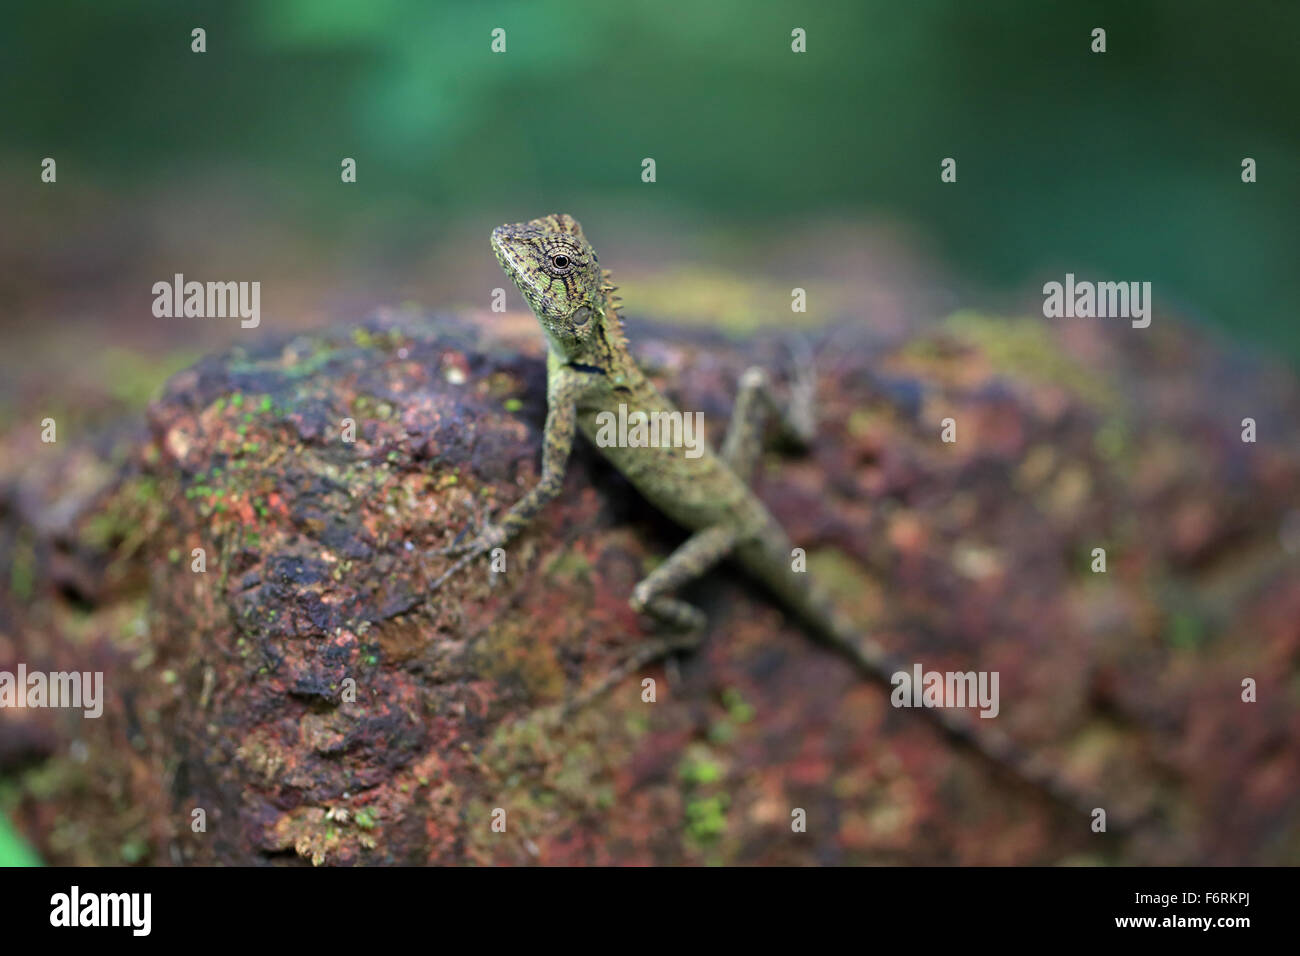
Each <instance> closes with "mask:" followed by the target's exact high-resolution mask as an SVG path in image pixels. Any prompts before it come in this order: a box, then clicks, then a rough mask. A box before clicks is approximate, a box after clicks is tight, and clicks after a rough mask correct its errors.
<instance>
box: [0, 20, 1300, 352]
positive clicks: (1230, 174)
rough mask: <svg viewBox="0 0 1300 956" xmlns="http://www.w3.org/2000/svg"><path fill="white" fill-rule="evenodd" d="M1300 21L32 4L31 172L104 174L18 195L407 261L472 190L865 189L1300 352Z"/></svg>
mask: <svg viewBox="0 0 1300 956" xmlns="http://www.w3.org/2000/svg"><path fill="white" fill-rule="evenodd" d="M1085 7H1086V9H1085ZM194 26H203V27H204V28H205V29H206V30H207V37H208V39H207V43H208V52H207V53H206V54H204V55H202V56H199V55H195V54H192V53H191V52H190V49H189V31H190V29H191V28H192V27H194ZM498 26H499V27H502V28H504V29H505V30H506V31H507V52H506V53H505V54H504V55H498V54H493V53H492V52H491V51H490V49H489V43H490V36H489V34H490V31H491V30H492V29H493V28H494V27H498ZM794 26H800V27H803V28H804V29H805V30H806V31H807V36H808V52H807V53H806V54H804V55H795V54H792V53H791V51H790V30H791V28H792V27H794ZM1095 26H1102V27H1104V28H1105V29H1106V30H1107V39H1108V52H1106V53H1105V54H1104V55H1094V54H1092V53H1091V52H1090V51H1089V44H1090V36H1089V34H1090V31H1091V29H1092V28H1093V27H1095ZM1298 36H1300V4H1296V3H1290V2H1274V0H1263V2H1261V0H1248V2H1234V3H1226V2H1220V3H1211V2H1204V0H1200V2H1198V0H1164V2H1140V0H1125V2H1114V3H1105V2H1103V3H1089V4H1086V5H1083V4H1074V5H1067V4H1045V3H1040V2H1034V0H1015V2H992V3H971V2H968V0H918V2H908V3H892V2H891V3H884V2H870V0H866V2H864V0H828V2H824V3H819V4H815V5H809V4H803V3H795V2H774V0H710V2H709V3H687V2H663V0H621V2H619V3H606V2H597V0H529V2H510V3H507V2H502V3H493V2H483V3H473V4H468V3H431V2H422V0H367V2H345V0H260V2H220V3H197V4H186V5H178V4H175V3H172V2H169V0H138V2H120V3H113V4H98V3H89V2H87V3H71V4H63V3H54V4H51V3H20V4H9V5H7V10H6V27H5V30H4V32H3V36H2V37H0V64H2V65H0V70H3V74H4V79H5V82H6V84H7V86H8V90H7V92H6V94H5V96H4V98H3V103H4V111H5V115H4V118H3V129H4V137H3V148H2V151H0V161H2V162H4V163H5V165H6V168H7V173H6V179H9V180H12V179H13V177H14V176H15V175H18V174H21V176H22V178H23V182H22V186H21V189H22V191H23V192H24V193H25V194H27V193H39V191H40V190H41V189H42V187H41V184H40V183H39V182H38V179H37V170H38V166H39V161H40V159H41V158H42V157H44V156H46V155H50V156H54V157H56V158H57V159H58V162H59V171H60V183H63V184H69V185H72V186H74V188H71V189H65V190H62V191H61V193H60V194H59V195H58V196H53V195H50V192H51V191H50V190H48V189H47V190H46V191H45V195H43V196H40V197H39V199H38V200H37V201H36V202H35V203H34V205H29V204H27V203H24V202H21V201H17V200H16V203H17V205H18V206H19V207H20V212H22V213H25V214H26V216H25V217H24V220H22V221H15V220H14V219H9V221H8V222H7V223H6V224H5V227H4V228H5V229H6V230H17V234H18V235H20V236H23V237H25V238H26V239H27V240H28V241H31V240H35V241H38V242H42V243H49V244H53V245H57V244H58V243H59V241H60V239H61V238H63V237H61V236H60V235H52V234H51V233H50V232H49V231H48V230H47V229H46V228H45V226H43V222H45V221H46V217H45V214H46V213H50V214H53V213H54V212H56V211H57V212H61V213H66V212H67V211H68V210H67V209H66V208H63V207H62V205H61V204H63V203H66V202H68V201H69V200H68V199H67V198H66V197H67V196H69V195H72V194H74V193H76V189H75V186H76V185H80V184H92V185H93V187H94V189H95V190H97V191H98V192H97V194H96V198H97V201H100V202H102V201H103V196H102V194H103V193H107V194H109V195H113V196H126V197H130V198H131V199H132V201H136V200H144V199H147V198H148V197H149V196H150V195H151V194H152V195H153V196H156V195H158V193H159V191H160V190H163V189H168V190H174V191H175V192H176V193H180V194H185V195H189V194H193V193H195V192H196V191H197V192H199V193H201V192H203V191H204V190H209V191H212V190H218V189H229V188H230V187H229V184H230V183H231V182H237V183H239V184H241V185H240V186H239V187H238V188H236V189H235V191H236V192H238V191H239V189H242V190H243V194H244V195H245V196H246V197H247V201H248V204H249V205H250V206H251V207H252V208H253V209H254V212H255V216H256V217H257V218H260V219H262V220H265V221H267V222H274V223H276V224H277V225H278V226H279V227H280V228H281V229H286V230H299V231H307V232H310V233H312V234H314V235H315V236H317V237H329V236H338V235H347V234H349V233H351V234H352V235H354V236H356V235H358V234H364V236H365V237H366V239H367V242H366V243H365V245H364V249H365V250H366V251H365V252H364V253H363V254H364V255H369V256H373V257H375V258H377V259H386V260H388V261H394V260H396V259H399V258H401V257H402V256H403V255H404V254H407V253H408V252H409V250H410V249H411V248H412V247H420V246H427V245H428V243H430V242H432V241H435V240H436V239H437V238H438V237H439V232H440V229H442V228H444V227H445V223H447V222H450V221H456V222H463V221H465V220H466V219H467V218H477V219H478V220H480V221H481V223H483V224H494V223H495V222H496V221H500V220H505V219H518V218H526V217H528V216H531V215H537V214H540V213H542V212H545V211H551V210H554V209H569V210H570V211H574V212H575V213H577V214H579V216H580V218H582V212H581V210H582V209H583V208H589V207H590V206H591V204H592V203H593V202H595V201H602V202H604V203H605V204H606V205H605V206H602V207H601V208H602V209H603V208H613V209H617V210H618V211H619V213H620V217H619V218H618V219H617V221H618V223H619V228H623V229H626V230H629V231H635V230H636V229H637V219H636V218H635V217H636V216H637V215H638V211H640V210H644V215H645V217H646V218H647V220H649V219H654V220H655V221H656V222H663V221H664V219H665V217H667V218H668V221H669V222H672V221H673V220H672V218H671V217H673V216H678V215H680V216H682V217H685V220H686V221H687V222H696V223H698V222H701V221H703V222H707V223H709V224H711V225H712V226H713V227H719V228H721V227H724V226H725V228H726V229H729V230H734V231H735V232H737V233H741V234H744V233H746V232H747V231H748V232H752V233H754V234H763V233H764V231H765V230H779V229H781V228H783V227H785V226H788V225H789V224H791V223H805V222H808V221H810V220H813V219H816V218H818V217H822V216H827V215H832V216H835V217H863V218H871V219H879V220H883V221H889V222H894V223H899V224H902V225H903V226H904V227H905V228H906V229H907V230H908V232H909V234H912V235H915V236H917V237H919V239H920V241H921V242H922V243H923V244H925V245H926V247H927V248H929V249H933V250H934V252H935V253H936V254H937V255H938V256H939V257H941V260H942V261H943V262H944V263H945V264H946V265H948V266H951V267H952V268H953V269H954V270H956V271H957V272H958V273H959V274H961V275H964V276H967V277H970V278H972V279H974V280H976V281H977V282H979V283H981V284H982V285H984V286H986V287H987V288H989V289H991V290H993V291H994V292H996V291H997V290H1003V289H1020V290H1022V291H1023V289H1024V288H1026V287H1027V286H1028V285H1033V286H1035V287H1036V285H1038V284H1041V282H1042V281H1043V280H1044V278H1046V277H1051V276H1056V277H1058V278H1059V277H1060V276H1061V274H1062V273H1063V272H1064V271H1067V270H1071V271H1075V272H1076V273H1079V274H1080V275H1081V277H1083V276H1085V275H1093V276H1096V277H1099V278H1107V277H1109V278H1114V279H1128V278H1131V279H1139V280H1150V281H1151V282H1153V284H1154V286H1155V290H1156V291H1155V295H1156V302H1157V308H1159V307H1160V306H1161V305H1162V304H1163V305H1164V306H1165V307H1166V308H1168V307H1176V308H1177V309H1178V310H1179V311H1180V312H1181V313H1183V314H1192V315H1195V316H1197V317H1200V318H1203V319H1205V320H1207V321H1209V322H1211V323H1214V324H1216V325H1218V326H1220V327H1222V328H1225V329H1227V330H1229V332H1230V333H1231V334H1233V335H1240V336H1244V337H1246V338H1247V339H1251V340H1254V341H1257V342H1261V343H1264V344H1266V345H1268V346H1271V347H1275V348H1279V349H1281V350H1284V351H1285V352H1286V353H1288V354H1289V355H1290V356H1292V357H1293V358H1295V357H1300V329H1298V327H1297V324H1296V323H1295V322H1294V321H1293V320H1292V314H1293V309H1292V303H1294V302H1295V301H1296V300H1297V298H1298V297H1300V270H1298V269H1296V267H1295V265H1296V263H1297V261H1300V256H1298V255H1297V253H1298V252H1300V232H1298V231H1297V230H1296V228H1295V225H1294V224H1295V218H1296V215H1295V214H1296V210H1297V206H1298V204H1297V200H1298V199H1300V162H1298V158H1300V111H1298V110H1297V108H1296V107H1297V103H1300V97H1298V94H1300V69H1297V67H1296V57H1295V42H1296V39H1297V37H1298ZM343 156H352V157H355V158H356V159H357V160H358V164H359V177H358V179H359V181H358V184H357V186H356V187H353V188H342V187H341V185H340V183H339V175H338V174H339V160H340V159H341V157H343ZM644 156H652V157H654V158H655V159H656V161H657V163H658V182H657V183H655V184H654V185H646V184H643V183H642V182H641V181H640V177H639V173H640V161H641V159H642V157H644ZM946 156H952V157H955V158H956V159H957V160H958V173H959V177H958V182H957V184H955V185H943V184H941V183H940V182H939V161H940V160H941V159H942V158H943V157H946ZM1244 156H1250V157H1253V158H1255V159H1256V160H1257V162H1258V164H1259V177H1260V179H1259V182H1258V183H1256V184H1254V185H1243V184H1242V182H1241V179H1240V163H1241V159H1242V157H1244ZM16 188H18V187H16V186H15V185H14V183H13V182H12V181H11V182H10V183H9V185H8V186H7V187H6V193H8V192H11V191H13V190H15V189H16ZM85 201H86V200H85V197H84V196H78V199H77V202H79V203H82V204H84V203H85ZM51 207H58V208H57V209H53V208H51ZM6 218H8V217H6ZM610 221H611V222H612V221H615V219H614V217H613V216H611V217H610ZM192 225H193V226H194V227H195V228H199V229H202V228H203V226H204V224H203V223H193V224H192ZM646 228H647V229H649V228H650V226H649V225H647V227H646ZM482 231H483V230H482V229H478V230H477V232H475V233H473V234H474V235H478V233H479V232H482ZM589 231H590V227H589ZM664 232H665V233H666V235H667V236H669V237H671V235H672V229H670V228H665V229H664ZM474 251H475V252H476V253H478V254H480V255H481V254H482V252H483V250H482V249H480V248H477V247H476V248H475V250H474ZM66 265H67V267H68V268H74V269H75V268H76V264H75V263H68V264H66ZM194 271H197V270H194ZM6 273H7V274H6V275H4V279H5V281H6V283H7V284H11V285H12V284H14V283H16V282H18V281H19V280H21V279H22V278H24V276H19V275H15V274H14V272H13V271H10V270H6ZM25 275H26V276H30V273H29V272H28V273H25ZM52 278H53V277H52ZM9 292H10V297H13V296H15V295H16V293H15V292H14V290H12V289H10V290H9ZM23 301H24V302H27V301H29V299H28V298H24V299H23Z"/></svg>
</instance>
